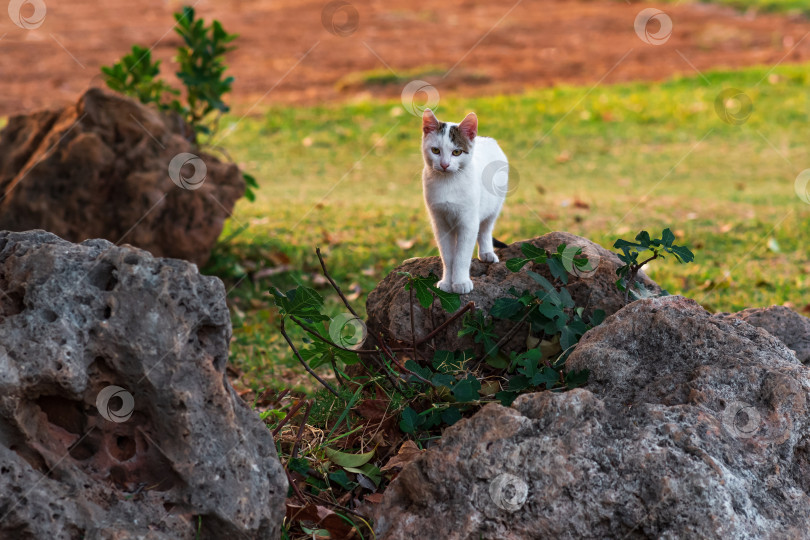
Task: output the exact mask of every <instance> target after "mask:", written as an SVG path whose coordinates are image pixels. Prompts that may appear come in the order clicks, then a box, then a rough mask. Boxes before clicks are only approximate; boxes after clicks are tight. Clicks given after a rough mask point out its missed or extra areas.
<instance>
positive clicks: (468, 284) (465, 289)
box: [453, 279, 473, 294]
mask: <svg viewBox="0 0 810 540" xmlns="http://www.w3.org/2000/svg"><path fill="white" fill-rule="evenodd" d="M472 290H473V282H472V280H470V279H465V280H463V281H459V282H458V283H453V292H454V293H459V294H467V293H469V292H472Z"/></svg>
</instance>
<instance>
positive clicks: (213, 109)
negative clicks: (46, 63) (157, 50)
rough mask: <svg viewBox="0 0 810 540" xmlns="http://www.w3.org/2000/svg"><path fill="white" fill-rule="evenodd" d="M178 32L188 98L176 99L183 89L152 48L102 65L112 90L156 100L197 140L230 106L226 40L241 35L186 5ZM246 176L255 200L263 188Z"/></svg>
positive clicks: (251, 198)
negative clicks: (163, 72)
mask: <svg viewBox="0 0 810 540" xmlns="http://www.w3.org/2000/svg"><path fill="white" fill-rule="evenodd" d="M174 18H175V20H176V21H177V24H176V25H175V28H174V30H175V32H177V34H178V35H179V36H180V37H181V38H183V43H184V45H182V46H180V47H178V48H177V56H175V61H176V62H177V64H178V71H177V72H176V75H177V77H178V78H179V79H180V81H182V83H183V85H184V88H185V101H181V100H180V99H177V98H173V97H172V96H180V95H181V92H180V91H179V90H177V89H175V88H172V87H171V86H170V85H168V84H167V83H166V82H164V81H163V80H161V79H159V78H158V77H159V76H160V63H161V62H160V60H154V61H153V60H152V51H151V50H149V49H146V48H144V47H140V46H138V45H133V46H132V52H131V53H129V54H127V55H124V57H123V58H121V60H119V61H117V62H115V63H114V64H113V65H112V66H102V68H101V72H102V73H103V74H104V79H105V82H106V83H107V86H109V87H110V88H111V89H112V90H115V91H116V92H120V93H122V94H124V95H127V96H130V97H133V98H136V99H138V101H140V102H141V103H144V104H153V105H155V106H156V107H157V108H158V109H160V110H162V111H173V112H175V113H177V114H179V115H180V116H181V117H182V118H183V120H185V122H186V124H188V125H189V126H191V128H192V129H193V130H194V139H195V140H194V142H197V138H198V136H199V135H206V136H208V137H211V136H212V135H213V134H214V133H216V130H217V128H218V126H219V118H220V116H221V115H222V114H223V113H226V112H228V111H229V110H230V108H229V107H228V105H227V104H226V103H225V101H224V99H223V96H224V95H225V94H226V93H228V92H230V91H231V86H232V85H233V80H234V79H233V77H231V76H226V75H225V70H226V69H227V66H226V65H225V62H224V58H225V53H227V52H228V51H231V50H233V49H234V48H235V47H229V46H228V43H230V42H231V41H233V40H234V39H236V38H237V37H238V36H237V34H229V33H227V32H226V31H225V29H224V28H223V27H222V24H221V23H220V22H219V21H216V20H215V21H213V22H212V23H211V24H210V25H208V26H206V25H205V23H204V22H203V20H202V19H196V18H195V13H194V8H193V7H190V6H185V7H183V10H182V11H180V12H178V13H175V14H174ZM242 178H243V179H244V180H245V198H246V199H247V200H249V201H251V202H253V201H254V200H256V193H255V190H256V189H258V188H259V184H258V182H256V179H255V178H254V177H253V176H252V175H250V174H248V173H244V172H243V173H242Z"/></svg>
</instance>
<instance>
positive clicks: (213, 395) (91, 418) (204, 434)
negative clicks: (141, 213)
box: [0, 231, 287, 540]
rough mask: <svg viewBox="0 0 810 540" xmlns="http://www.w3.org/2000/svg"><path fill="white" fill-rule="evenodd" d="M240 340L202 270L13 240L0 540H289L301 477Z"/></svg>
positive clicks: (0, 339) (0, 255)
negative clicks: (290, 490) (279, 448)
mask: <svg viewBox="0 0 810 540" xmlns="http://www.w3.org/2000/svg"><path fill="white" fill-rule="evenodd" d="M230 337H231V325H230V319H229V314H228V309H227V306H226V304H225V290H224V287H223V285H222V282H220V281H219V280H218V279H216V278H214V277H206V276H202V275H200V274H199V273H198V272H197V269H196V267H195V266H194V265H192V264H190V263H187V262H184V261H179V260H175V259H157V258H154V257H152V256H151V255H150V254H149V253H148V252H146V251H142V250H138V249H134V248H131V247H116V246H114V245H113V244H111V243H110V242H107V241H106V240H88V241H86V242H83V243H82V244H80V245H75V244H71V243H69V242H66V241H64V240H62V239H59V238H58V237H56V236H54V235H53V234H50V233H47V232H44V231H31V232H27V233H9V232H0V538H15V539H22V540H25V539H40V538H60V539H61V538H70V539H73V538H76V539H78V538H136V537H140V538H155V539H162V538H165V539H170V538H171V539H177V538H188V539H192V538H197V536H195V535H196V531H197V528H198V526H200V527H201V536H202V538H229V537H231V538H277V537H278V534H279V527H280V523H281V519H282V518H283V515H284V499H285V497H286V491H287V481H286V477H285V475H284V472H283V471H282V469H281V466H280V464H279V462H278V458H277V456H276V451H275V446H274V444H273V439H272V437H271V435H270V433H269V432H268V430H267V429H266V427H265V426H264V424H263V423H262V422H261V421H260V420H259V418H258V417H257V416H256V415H255V414H254V413H253V412H252V411H251V410H250V409H249V408H248V407H247V406H246V405H245V404H244V403H243V402H242V400H241V399H240V398H239V397H238V396H237V395H236V394H235V392H234V391H233V389H232V388H231V387H230V384H229V383H228V381H227V379H226V377H225V367H226V363H227V361H228V343H229V339H230ZM110 385H115V386H118V387H120V388H121V390H123V392H121V391H120V390H119V391H117V392H118V393H117V395H115V396H112V395H110V392H109V391H106V392H105V388H107V387H109V386H110ZM127 396H131V397H132V401H130V402H128V401H127ZM130 411H131V416H130V417H128V418H126V417H127V413H128V412H130ZM116 415H117V416H116Z"/></svg>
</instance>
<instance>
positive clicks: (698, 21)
mask: <svg viewBox="0 0 810 540" xmlns="http://www.w3.org/2000/svg"><path fill="white" fill-rule="evenodd" d="M14 3H15V2H14V1H13V2H11V4H14ZM17 3H18V4H21V5H20V6H19V8H20V10H21V11H20V13H22V16H23V17H24V18H27V19H30V18H31V17H33V16H34V15H35V6H34V4H31V3H27V4H22V3H21V2H17ZM11 4H10V8H9V12H10V14H11V11H12V10H11ZM183 5H184V4H183V3H180V2H173V1H169V2H165V1H157V0H129V1H122V0H110V1H106V2H102V3H98V2H89V1H71V2H66V1H55V0H49V1H48V2H47V15H45V17H44V19H43V20H42V23H41V26H38V27H36V28H35V29H25V28H21V27H20V25H18V24H15V23H14V21H13V20H12V18H11V16H9V17H0V52H1V53H2V54H0V75H1V76H0V117H2V119H0V125H3V124H5V122H6V119H7V117H8V116H10V115H15V114H20V113H29V112H32V111H35V110H38V109H40V108H48V107H57V106H65V105H68V104H71V103H75V102H76V100H77V98H78V97H79V96H80V95H81V94H82V93H83V92H84V91H85V90H86V89H87V88H89V87H92V86H104V79H103V77H102V76H101V71H100V68H101V66H105V65H111V64H112V63H113V62H115V61H116V60H118V59H119V58H121V57H122V56H123V55H124V54H126V53H128V52H129V51H130V49H131V47H132V45H134V44H137V45H140V46H142V47H145V48H149V49H151V50H152V55H153V56H154V57H156V58H157V59H160V60H162V61H163V70H162V72H163V73H165V79H166V81H167V82H169V83H170V84H172V85H177V84H178V81H177V79H176V77H175V76H174V75H173V72H174V71H175V70H176V69H175V67H174V65H175V59H174V55H175V51H176V48H177V47H178V45H180V44H181V39H180V38H179V37H178V36H177V35H176V33H175V32H173V27H174V20H173V18H172V13H174V12H177V11H179V10H180V9H182V7H183ZM193 6H194V9H195V10H196V12H197V14H198V16H199V17H200V18H203V19H205V20H207V21H211V20H218V21H220V22H221V24H222V26H223V27H224V28H225V29H226V30H227V31H228V32H230V33H236V34H238V37H237V38H236V39H235V40H234V41H233V42H232V43H231V44H232V45H233V46H234V47H235V49H234V50H233V51H231V52H229V53H227V55H226V57H225V58H226V64H227V67H228V69H227V74H228V75H230V76H233V77H234V83H233V90H232V92H231V93H229V94H227V96H226V101H227V102H228V104H229V105H230V107H231V110H230V112H228V113H227V114H226V115H225V116H223V118H222V121H221V123H220V130H219V131H218V132H217V133H216V134H215V135H214V136H212V138H211V141H210V142H211V143H212V144H213V146H216V147H218V148H220V149H222V150H223V151H224V152H227V154H228V155H229V156H230V157H232V159H233V160H234V161H236V162H237V163H238V164H239V166H240V167H241V168H242V169H243V170H245V171H247V172H249V173H250V174H252V175H253V176H254V177H255V178H256V180H257V182H258V186H259V187H258V189H257V190H256V198H255V201H253V202H251V201H248V200H246V199H242V200H241V201H240V202H239V203H237V205H236V208H235V210H234V212H233V215H232V216H231V218H230V219H229V220H228V222H227V223H226V227H225V231H224V232H223V236H222V238H221V240H220V242H219V243H218V244H217V246H216V248H215V250H214V253H213V255H212V257H211V260H210V261H209V263H208V264H207V265H206V267H205V268H203V271H204V272H206V273H209V274H214V275H217V276H219V277H221V278H222V279H223V280H224V281H225V283H226V286H227V288H228V291H229V302H230V306H231V310H232V313H233V322H234V343H233V347H232V351H231V354H232V360H233V361H234V365H235V366H237V367H238V368H239V369H241V370H242V371H243V372H244V375H245V376H244V381H245V382H246V384H248V385H249V386H251V387H254V388H264V387H268V386H273V387H279V388H280V387H287V386H291V385H292V386H296V385H299V386H300V385H303V384H306V382H305V381H304V380H303V379H302V377H301V369H300V368H298V367H296V365H295V361H294V359H293V357H292V354H291V353H290V351H289V350H288V349H287V346H286V344H285V343H284V342H283V340H281V338H280V336H278V334H277V332H276V331H275V329H274V328H275V320H274V317H275V311H274V309H271V307H270V306H271V302H270V300H269V298H268V295H267V291H268V290H269V289H270V287H271V286H278V287H279V288H281V289H285V288H290V287H293V286H295V285H296V284H307V285H309V286H313V287H316V288H325V286H326V282H325V280H324V278H323V277H321V276H320V273H319V265H318V261H317V258H316V256H315V253H314V250H315V247H317V246H319V247H321V249H322V250H323V251H324V252H325V253H326V255H327V259H328V261H329V264H330V268H331V271H332V273H333V275H334V277H335V279H336V280H337V281H338V282H339V283H340V284H341V286H342V287H343V288H344V290H345V291H346V292H347V295H348V297H349V299H350V300H351V301H352V302H353V303H354V304H355V306H356V308H357V309H358V310H359V311H360V312H361V313H362V312H363V310H364V307H363V306H364V301H365V298H366V296H367V295H368V292H369V291H370V290H371V289H372V288H373V287H374V286H375V284H376V283H377V282H378V281H380V280H381V279H382V278H383V277H385V276H386V275H387V274H388V273H389V272H390V271H391V270H392V269H393V268H394V267H396V265H397V264H398V263H400V262H401V261H402V260H404V259H407V258H410V257H421V256H428V255H435V254H437V250H436V248H435V244H434V241H433V237H432V234H431V231H430V227H429V225H428V221H427V216H426V212H425V210H424V207H423V203H422V195H421V182H420V175H421V168H422V162H421V155H420V151H419V148H420V137H421V133H420V119H419V117H420V115H421V111H422V110H423V109H424V107H425V106H428V105H429V106H431V108H433V109H434V110H435V111H436V112H437V115H438V116H439V118H440V119H442V120H448V121H460V120H461V118H463V116H464V114H466V113H467V112H469V111H475V112H477V113H478V116H479V121H480V133H481V134H482V135H487V136H492V137H495V138H497V139H498V140H499V142H500V144H501V146H502V147H503V149H504V150H505V152H506V154H507V155H508V156H509V159H510V164H511V167H512V169H513V174H512V178H511V187H510V191H509V193H508V196H507V202H506V206H505V210H504V213H503V215H502V217H501V219H500V222H499V226H498V230H497V231H496V235H497V236H498V238H500V239H501V240H503V241H505V242H509V243H511V242H514V241H518V240H521V239H525V238H531V237H535V236H539V235H542V234H544V233H546V232H549V231H553V230H565V231H569V232H572V233H575V234H578V235H582V236H585V237H588V238H590V239H592V240H594V241H595V242H598V243H600V244H601V245H603V246H605V247H608V248H610V247H611V246H612V245H613V242H614V241H615V240H616V239H618V238H627V239H632V238H633V237H634V236H635V234H636V233H637V232H638V231H639V230H641V229H647V230H650V231H660V230H661V229H663V228H664V227H670V228H671V229H672V230H673V231H674V232H675V234H676V236H677V237H678V241H679V243H682V244H685V245H687V246H689V247H690V248H691V249H692V250H693V251H694V252H695V254H696V262H695V263H694V264H691V265H677V264H675V263H674V262H673V261H667V262H663V263H659V262H657V261H656V262H655V263H654V264H652V265H650V266H649V270H648V273H649V274H650V275H651V277H653V279H655V280H656V281H657V282H658V283H660V284H661V285H662V286H663V287H665V288H666V289H667V290H668V291H669V292H670V293H673V294H676V293H682V294H685V295H688V296H690V297H692V298H694V299H695V300H697V301H699V302H700V303H701V304H703V305H704V306H705V307H706V308H707V309H709V310H710V311H731V310H738V309H742V308H745V307H749V306H765V305H770V304H785V305H788V306H790V307H792V308H794V309H796V310H797V311H800V312H805V313H807V312H810V303H808V302H810V300H808V294H807V293H808V286H809V285H810V279H808V277H807V276H808V271H810V259H808V249H807V246H808V245H810V242H809V241H810V233H809V232H808V229H810V227H809V225H810V204H808V203H810V196H808V192H807V181H806V180H805V178H806V177H804V176H802V174H801V173H802V171H804V170H805V169H808V168H810V153H809V152H808V148H807V135H806V134H807V125H808V114H809V113H810V111H808V106H809V105H810V99H809V98H808V92H807V88H808V87H810V85H809V84H808V83H810V80H808V79H810V69H809V68H810V64H808V62H810V39H807V37H808V35H810V19H808V16H807V14H808V13H810V3H806V2H799V1H795V0H736V1H733V2H727V1H725V0H718V1H717V2H708V3H691V2H685V1H682V2H660V3H637V2H624V1H618V0H617V1H608V0H593V1H552V0H523V1H517V2H512V1H511V0H509V1H506V2H496V1H492V0H490V1H484V0H442V1H439V2H437V1H431V2H428V1H427V0H409V1H407V2H406V1H403V0H386V1H363V0H352V1H351V2H348V1H346V2H342V1H341V2H326V1H309V0H305V1H302V0H297V1H292V0H285V1H273V2H270V1H265V0H257V1H248V0H227V1H226V0H221V1H217V2H213V1H206V0H202V1H198V2H196V3H194V4H193ZM329 302H334V309H335V310H337V309H338V307H337V302H336V301H334V300H329Z"/></svg>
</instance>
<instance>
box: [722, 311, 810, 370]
mask: <svg viewBox="0 0 810 540" xmlns="http://www.w3.org/2000/svg"><path fill="white" fill-rule="evenodd" d="M717 316H718V317H726V318H734V319H741V320H743V321H745V322H747V323H748V324H750V325H751V326H756V327H758V328H762V329H763V330H766V331H767V332H768V333H769V334H771V335H772V336H774V337H776V338H779V340H780V341H781V342H782V343H784V344H785V345H787V347H788V349H790V350H792V351H793V352H794V353H795V354H796V358H798V359H799V361H800V362H802V363H804V364H809V363H810V319H808V318H807V317H805V316H804V315H800V314H798V313H796V312H795V311H793V310H792V309H790V308H789V307H786V306H770V307H766V308H748V309H744V310H742V311H738V312H737V313H731V314H728V313H718V314H717Z"/></svg>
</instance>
